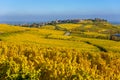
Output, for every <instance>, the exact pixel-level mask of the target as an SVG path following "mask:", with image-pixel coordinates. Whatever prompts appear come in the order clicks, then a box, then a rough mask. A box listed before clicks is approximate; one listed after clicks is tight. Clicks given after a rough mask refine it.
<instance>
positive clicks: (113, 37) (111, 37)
mask: <svg viewBox="0 0 120 80" xmlns="http://www.w3.org/2000/svg"><path fill="white" fill-rule="evenodd" d="M110 40H115V41H120V34H113V35H111V36H110Z"/></svg>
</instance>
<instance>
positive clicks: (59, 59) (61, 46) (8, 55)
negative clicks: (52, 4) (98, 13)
mask: <svg viewBox="0 0 120 80" xmlns="http://www.w3.org/2000/svg"><path fill="white" fill-rule="evenodd" d="M119 31H120V28H119V27H118V26H113V25H112V24H110V23H108V22H90V21H83V22H80V23H62V24H54V25H53V24H52V25H50V24H49V25H44V26H42V27H40V28H29V27H20V26H13V25H7V24H0V80H25V79H27V80H94V79H96V80H119V79H120V68H119V66H120V49H119V48H120V42H119V41H114V40H109V39H110V35H111V34H116V33H119Z"/></svg>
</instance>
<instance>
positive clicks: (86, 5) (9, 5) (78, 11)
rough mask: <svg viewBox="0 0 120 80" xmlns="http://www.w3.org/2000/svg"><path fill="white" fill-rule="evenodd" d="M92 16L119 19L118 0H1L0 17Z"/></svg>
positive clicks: (9, 18)
mask: <svg viewBox="0 0 120 80" xmlns="http://www.w3.org/2000/svg"><path fill="white" fill-rule="evenodd" d="M37 16H38V17H43V18H44V19H45V18H50V17H51V18H50V19H52V18H53V19H57V18H60V19H61V18H65V17H66V18H77V17H78V18H94V17H100V18H105V19H108V20H116V21H120V0H1V1H0V18H1V19H3V20H4V19H5V20H7V19H8V20H13V19H14V20H16V19H20V20H23V19H26V18H27V19H32V18H34V19H37V18H38V17H37Z"/></svg>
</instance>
